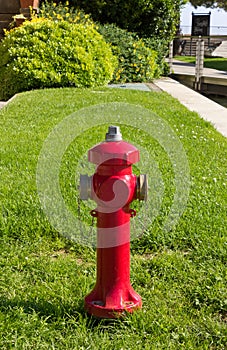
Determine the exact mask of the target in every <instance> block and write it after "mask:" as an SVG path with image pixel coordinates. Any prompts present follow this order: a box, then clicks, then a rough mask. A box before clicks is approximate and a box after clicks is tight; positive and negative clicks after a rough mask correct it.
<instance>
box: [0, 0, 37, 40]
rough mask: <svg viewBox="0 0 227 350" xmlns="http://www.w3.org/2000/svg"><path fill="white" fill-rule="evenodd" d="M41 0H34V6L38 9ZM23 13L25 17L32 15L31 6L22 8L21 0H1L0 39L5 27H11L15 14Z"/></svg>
mask: <svg viewBox="0 0 227 350" xmlns="http://www.w3.org/2000/svg"><path fill="white" fill-rule="evenodd" d="M38 6H39V1H38V0H34V1H33V8H35V9H37V8H38ZM20 13H21V14H23V15H24V16H25V17H28V18H29V16H30V9H29V8H21V6H20V0H0V40H1V39H2V38H3V37H4V29H9V25H10V23H11V22H13V16H15V15H17V14H20Z"/></svg>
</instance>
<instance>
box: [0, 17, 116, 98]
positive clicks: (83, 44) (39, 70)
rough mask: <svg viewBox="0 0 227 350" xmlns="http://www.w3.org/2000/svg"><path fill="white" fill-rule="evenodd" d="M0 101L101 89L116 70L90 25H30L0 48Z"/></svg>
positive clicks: (13, 32) (9, 35) (107, 47)
mask: <svg viewBox="0 0 227 350" xmlns="http://www.w3.org/2000/svg"><path fill="white" fill-rule="evenodd" d="M0 57H1V63H0V80H1V86H0V99H1V100H7V99H8V98H10V97H11V96H13V95H14V94H15V93H18V92H21V91H26V90H30V89H39V88H50V87H66V86H74V87H92V86H100V85H105V84H107V83H108V82H109V81H110V80H111V79H112V76H113V72H114V70H115V67H116V65H117V59H116V58H115V57H114V55H113V53H112V51H111V48H110V45H109V44H107V43H106V42H105V40H104V39H103V37H102V36H101V34H100V33H98V32H97V30H96V29H95V26H94V25H93V24H85V23H84V24H81V23H69V22H67V21H64V20H61V21H52V20H49V19H45V18H41V19H33V20H32V21H31V22H29V21H26V22H24V24H23V25H22V26H21V27H19V28H15V29H13V30H11V31H10V32H8V33H7V35H6V37H5V38H4V40H3V41H2V42H1V44H0Z"/></svg>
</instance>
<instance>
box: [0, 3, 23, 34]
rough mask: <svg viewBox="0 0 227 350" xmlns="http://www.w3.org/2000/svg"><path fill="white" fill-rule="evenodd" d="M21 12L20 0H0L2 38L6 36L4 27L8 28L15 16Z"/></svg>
mask: <svg viewBox="0 0 227 350" xmlns="http://www.w3.org/2000/svg"><path fill="white" fill-rule="evenodd" d="M18 13H20V0H7V1H5V0H0V39H2V38H3V36H4V28H8V27H9V24H10V23H11V22H12V21H13V18H12V17H13V16H14V15H16V14H18Z"/></svg>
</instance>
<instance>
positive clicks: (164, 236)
mask: <svg viewBox="0 0 227 350" xmlns="http://www.w3.org/2000/svg"><path fill="white" fill-rule="evenodd" d="M111 101H118V102H120V101H122V102H128V103H132V104H139V105H142V106H144V107H146V108H149V109H150V110H152V111H153V112H155V113H156V114H158V115H159V116H160V117H161V118H163V119H165V120H166V121H167V122H168V123H169V125H170V126H171V128H172V129H173V130H174V131H175V133H176V134H177V135H178V137H179V138H180V140H181V142H182V144H183V146H184V149H185V151H186V153H187V156H188V160H189V164H190V171H191V192H190V198H189V201H188V206H187V208H186V211H185V213H184V215H183V216H182V218H181V220H180V221H179V223H178V225H177V227H176V228H175V229H174V230H172V231H171V232H169V233H164V232H162V230H161V228H160V222H162V220H163V218H164V216H165V214H164V213H165V212H166V211H167V210H168V199H169V198H170V197H171V194H170V193H169V192H168V191H170V190H168V188H167V190H166V191H167V192H166V193H165V198H164V201H163V206H162V210H161V213H160V216H159V217H158V219H157V220H156V221H155V222H154V224H153V226H152V227H151V229H150V230H149V232H148V233H147V235H145V236H144V237H143V238H142V239H141V240H139V241H136V242H134V243H133V253H132V264H131V265H132V272H131V279H132V283H133V286H134V288H135V289H136V291H138V292H139V293H140V294H141V295H142V297H143V310H142V311H140V312H137V313H134V315H132V316H129V317H127V318H126V319H125V320H124V321H116V322H111V323H106V322H105V321H101V322H98V321H96V320H93V319H91V318H90V317H89V316H87V315H86V314H85V313H84V311H83V298H84V295H86V294H87V293H88V292H89V291H90V290H91V288H92V286H93V283H94V278H95V252H94V251H93V250H92V249H89V248H84V247H80V246H78V245H76V244H73V243H72V242H69V241H67V240H65V239H63V238H61V237H58V235H57V233H56V232H55V231H54V229H53V228H51V226H50V225H49V224H48V221H47V220H46V219H45V216H44V215H43V213H42V211H41V209H40V205H39V201H38V198H37V193H36V185H35V171H36V164H37V160H38V155H39V152H40V149H41V147H42V143H43V141H44V140H45V138H46V137H47V135H48V134H49V132H50V131H51V130H52V128H53V127H54V126H55V125H56V124H57V123H58V122H59V121H61V120H62V119H63V118H64V117H65V116H67V115H69V114H70V113H72V112H74V111H76V110H78V109H80V108H82V107H86V106H89V105H92V104H97V103H102V102H111ZM160 106H161V108H160ZM100 130H101V135H103V130H104V129H100V128H97V134H100ZM123 130H124V135H127V133H129V134H130V133H131V132H132V130H131V129H130V128H129V129H128V128H127V127H123ZM0 133H1V153H2V156H1V179H2V181H1V184H0V186H1V188H0V193H1V203H2V214H3V215H2V217H1V228H2V233H1V248H0V250H1V257H0V265H1V272H2V273H1V276H0V295H1V297H0V347H1V349H20V350H21V349H48V350H49V349H61V350H62V349H69V350H71V349H180V348H182V349H224V348H225V345H226V342H227V334H226V324H225V322H226V267H225V265H224V263H225V261H226V223H227V222H226V203H227V197H226V156H227V151H226V150H227V147H226V145H227V142H226V139H225V138H224V137H222V136H221V135H220V134H219V133H217V132H216V131H215V130H214V129H213V127H212V126H210V125H209V123H207V122H205V121H203V120H201V119H200V118H198V116H197V115H196V114H195V113H191V112H189V111H188V110H187V109H186V108H184V107H183V106H181V105H180V104H179V103H178V102H177V101H176V100H174V99H172V98H171V97H170V96H168V95H167V94H165V93H145V92H138V91H127V90H125V91H122V90H120V91H119V90H117V89H115V90H113V89H111V90H110V89H96V90H94V91H93V92H91V90H76V89H59V90H54V89H53V90H46V91H34V92H31V93H25V94H21V95H19V96H18V97H17V98H16V99H15V100H14V101H13V102H12V103H11V104H10V105H9V106H8V107H7V108H5V109H4V110H3V111H2V112H1V115H0ZM96 136H97V135H96ZM131 137H132V138H133V136H131ZM136 137H137V136H136V135H135V139H136ZM142 137H143V138H144V142H145V143H147V144H151V148H154V149H155V154H156V161H157V163H158V166H159V168H160V170H161V172H162V174H163V177H164V178H165V177H166V178H167V180H166V184H167V187H168V184H170V183H171V181H170V180H168V177H169V176H170V175H171V167H170V166H169V167H168V166H167V167H165V166H164V164H163V163H165V162H166V156H165V154H164V152H163V150H162V149H161V147H159V146H158V145H156V143H155V142H154V140H151V139H150V138H148V137H147V135H144V134H143V135H142ZM94 138H95V136H94ZM86 140H87V138H86V135H85V137H82V138H81V139H79V142H81V145H84V144H85V149H86V147H87V146H88V143H87V141H86ZM89 142H90V144H91V145H92V142H93V140H92V138H91V139H90V140H89ZM89 147H90V146H89ZM151 195H152V194H151Z"/></svg>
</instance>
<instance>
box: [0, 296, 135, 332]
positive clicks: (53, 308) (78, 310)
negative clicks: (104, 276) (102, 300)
mask: <svg viewBox="0 0 227 350" xmlns="http://www.w3.org/2000/svg"><path fill="white" fill-rule="evenodd" d="M0 312H2V313H5V314H10V313H11V314H14V317H15V314H17V313H19V314H21V313H23V314H34V313H35V314H36V315H38V317H40V318H45V321H46V322H48V323H55V322H56V321H57V320H59V318H61V319H64V320H65V321H69V320H70V321H72V320H73V321H74V322H75V323H77V322H78V323H81V321H82V320H83V321H84V322H85V325H86V328H87V329H90V330H91V331H92V330H95V329H97V328H98V329H99V330H104V329H107V328H108V329H109V330H110V331H111V328H112V327H114V329H115V330H116V327H117V326H118V325H119V326H121V325H122V321H123V322H124V321H127V322H128V321H129V319H128V317H125V318H117V319H99V318H96V317H93V316H91V315H89V314H87V313H86V311H85V309H84V300H83V299H82V300H79V302H78V303H77V307H74V306H72V305H70V304H67V303H66V304H62V303H58V304H57V303H55V304H54V303H50V302H48V301H46V300H44V299H40V300H39V301H36V300H30V301H29V300H27V301H25V300H19V299H18V298H15V299H11V300H10V299H4V298H2V297H1V298H0ZM129 317H130V316H129ZM127 322H126V323H127ZM124 323H125V322H124Z"/></svg>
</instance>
